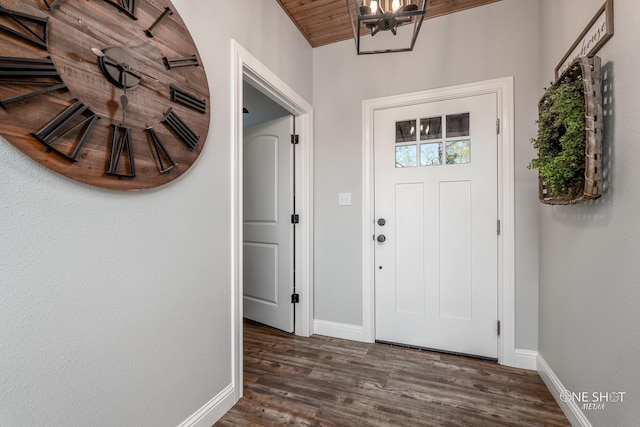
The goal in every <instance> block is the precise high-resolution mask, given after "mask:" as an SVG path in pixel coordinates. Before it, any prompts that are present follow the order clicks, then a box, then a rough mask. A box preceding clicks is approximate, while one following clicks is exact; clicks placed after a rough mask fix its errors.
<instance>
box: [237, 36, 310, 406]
mask: <svg viewBox="0 0 640 427" xmlns="http://www.w3.org/2000/svg"><path fill="white" fill-rule="evenodd" d="M244 80H246V81H248V82H250V83H251V85H252V86H254V87H255V88H256V89H258V90H260V91H261V92H262V93H264V94H265V95H266V96H268V97H269V98H271V99H272V100H273V101H274V102H276V103H277V104H279V105H280V106H281V107H283V108H284V109H286V110H288V111H289V112H291V114H292V115H294V116H295V121H296V133H297V134H298V135H299V138H300V144H299V145H298V146H297V147H296V172H295V180H296V195H295V196H296V213H297V214H298V215H300V223H299V224H298V225H296V227H297V229H296V242H295V247H296V248H295V252H296V265H295V267H294V268H295V273H294V274H295V280H296V291H297V293H298V294H299V295H300V303H299V304H297V305H296V316H295V331H296V332H295V333H296V335H300V336H306V337H308V336H310V335H311V334H312V333H313V330H312V325H313V252H312V251H313V228H312V224H313V217H312V215H313V209H312V208H313V206H312V202H313V181H312V178H313V171H312V165H313V162H312V153H313V128H312V126H313V108H312V107H311V105H310V104H309V103H307V102H306V101H305V100H304V99H303V98H302V97H301V96H300V95H298V94H297V93H296V92H295V91H294V90H293V89H291V88H290V87H289V86H288V85H287V84H286V83H284V82H283V81H282V80H281V79H280V78H279V77H278V76H276V75H275V74H274V73H273V72H272V71H270V70H269V69H268V68H267V67H265V66H264V65H263V64H262V63H261V62H260V61H258V60H257V59H256V58H255V57H254V56H253V55H251V53H249V52H248V51H247V50H246V49H244V48H243V47H242V46H241V45H240V44H239V43H238V42H236V41H235V40H231V91H232V93H231V114H230V117H231V159H230V160H231V228H232V230H231V286H232V290H231V301H232V313H231V316H232V321H231V328H232V330H231V334H232V335H231V336H232V352H233V353H232V369H233V382H234V390H235V398H236V401H237V400H238V399H240V398H241V397H242V388H243V387H242V381H243V375H242V369H243V364H242V357H243V351H242V339H243V338H242V337H243V335H242V311H243V307H242V300H243V298H242V295H243V288H242V268H243V259H242V258H243V254H242V247H243V245H242V238H243V236H242V223H243V217H242V209H243V207H242V192H243V187H242V185H243V183H242V172H243V170H242V163H243V162H242V134H243V130H242V120H243V117H242V114H243V113H242V107H243V105H242V100H243V93H242V92H243V91H242V82H243V81H244Z"/></svg>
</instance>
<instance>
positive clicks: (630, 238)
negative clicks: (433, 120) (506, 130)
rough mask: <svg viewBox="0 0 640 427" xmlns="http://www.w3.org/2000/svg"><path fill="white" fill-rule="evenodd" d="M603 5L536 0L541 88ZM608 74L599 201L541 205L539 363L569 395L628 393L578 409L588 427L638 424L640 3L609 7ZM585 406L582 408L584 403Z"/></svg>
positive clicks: (596, 0) (604, 53) (591, 0)
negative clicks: (612, 9)
mask: <svg viewBox="0 0 640 427" xmlns="http://www.w3.org/2000/svg"><path fill="white" fill-rule="evenodd" d="M603 3H604V0H542V1H541V3H540V4H541V7H540V11H541V23H542V26H541V30H542V31H541V36H542V37H541V52H542V54H541V61H540V73H541V76H542V79H541V82H540V85H541V87H542V86H543V85H546V84H548V82H549V81H551V80H552V79H553V69H554V68H555V66H556V64H557V63H558V62H559V60H560V59H561V58H562V56H563V55H564V53H565V52H566V51H567V49H568V48H569V46H570V45H571V43H573V41H574V40H575V39H576V38H577V36H578V35H579V34H580V32H581V31H582V29H583V28H584V27H585V26H586V25H587V23H588V22H589V20H590V19H591V18H592V17H593V15H594V14H595V13H596V11H597V10H598V9H599V8H600V6H602V4H603ZM614 16H615V34H614V36H613V38H612V39H611V40H610V41H609V42H608V43H607V44H606V45H605V46H604V48H603V49H601V50H600V52H599V53H598V55H599V56H600V57H601V58H602V64H603V68H604V71H605V82H604V87H605V88H606V92H605V98H606V103H605V110H606V114H605V121H604V133H603V134H604V151H605V157H604V163H605V168H604V173H605V176H606V179H605V187H606V190H605V194H604V196H603V197H602V198H601V199H599V200H597V201H596V202H594V203H591V204H588V205H584V206H567V207H560V206H558V207H551V206H540V208H539V210H540V222H541V223H540V226H541V228H540V355H541V356H542V357H543V358H544V359H545V360H546V362H547V364H548V365H549V367H550V368H551V369H552V370H553V372H554V373H555V375H556V376H557V377H558V379H559V380H560V381H561V382H562V384H563V385H564V387H566V388H567V389H568V390H570V391H573V392H581V391H587V392H590V393H592V392H612V391H616V392H626V393H627V394H626V398H627V399H626V400H625V402H623V403H617V404H611V403H608V404H605V408H604V410H596V411H589V410H586V411H584V415H585V416H586V417H587V418H588V419H589V421H590V422H591V424H592V425H594V426H635V425H638V420H639V419H640V405H638V396H640V381H638V378H640V363H639V362H638V355H639V354H640V341H639V340H638V337H640V326H638V325H640V310H639V309H638V302H639V301H640V274H638V255H639V254H640V220H639V216H638V210H639V209H640V191H638V182H640V167H638V165H640V147H639V146H638V144H637V141H638V115H639V114H640V82H639V81H638V76H640V71H639V70H640V51H639V50H638V40H640V28H639V27H638V23H637V21H638V17H640V3H639V2H637V1H635V0H615V13H614ZM580 406H581V405H580Z"/></svg>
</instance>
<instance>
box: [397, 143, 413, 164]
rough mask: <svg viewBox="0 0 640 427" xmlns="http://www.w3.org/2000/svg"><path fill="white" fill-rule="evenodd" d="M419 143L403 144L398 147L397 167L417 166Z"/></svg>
mask: <svg viewBox="0 0 640 427" xmlns="http://www.w3.org/2000/svg"><path fill="white" fill-rule="evenodd" d="M417 150H418V146H417V145H402V146H399V147H396V167H397V168H412V167H415V166H417V165H418V164H417V161H416V159H417V156H416V151H417Z"/></svg>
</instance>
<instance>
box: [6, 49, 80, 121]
mask: <svg viewBox="0 0 640 427" xmlns="http://www.w3.org/2000/svg"><path fill="white" fill-rule="evenodd" d="M6 84H14V85H32V86H33V85H37V86H44V88H42V89H37V90H34V91H32V92H28V93H25V94H22V95H18V96H15V97H12V98H7V99H3V100H0V105H2V107H4V108H7V106H8V105H9V104H12V103H14V102H18V101H23V100H25V99H29V98H32V97H34V96H38V95H42V94H45V93H48V92H53V91H56V90H66V89H67V86H66V85H65V84H64V83H63V82H62V79H61V78H60V75H58V72H57V71H56V67H55V66H54V65H53V62H52V61H51V59H33V58H14V57H8V56H0V85H3V86H4V85H6Z"/></svg>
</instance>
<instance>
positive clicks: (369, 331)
mask: <svg viewBox="0 0 640 427" xmlns="http://www.w3.org/2000/svg"><path fill="white" fill-rule="evenodd" d="M484 94H496V97H497V100H498V105H497V108H498V119H499V120H500V134H499V135H498V219H499V220H500V221H501V234H500V236H499V239H498V320H500V322H501V333H500V336H499V337H498V362H499V363H500V364H503V365H508V366H516V365H515V363H516V361H515V266H514V253H515V239H514V237H515V236H514V230H515V228H514V226H515V221H514V216H515V212H514V177H515V171H514V146H515V140H514V132H513V129H514V105H513V77H505V78H500V79H495V80H487V81H483V82H477V83H471V84H464V85H459V86H450V87H445V88H439V89H432V90H426V91H421V92H414V93H409V94H402V95H394V96H387V97H383V98H375V99H369V100H364V101H363V102H362V185H363V186H362V196H363V201H362V219H363V221H362V224H363V229H362V237H363V240H362V260H363V261H362V264H363V265H362V300H363V301H362V302H363V307H362V313H363V329H364V340H365V341H368V342H374V340H375V301H374V295H375V293H374V286H375V282H374V274H373V272H374V242H373V239H372V236H373V235H374V234H375V212H374V192H375V188H374V175H373V174H374V170H373V165H374V162H373V160H374V158H373V156H374V152H373V135H374V133H373V126H374V123H373V116H374V112H375V111H376V110H383V109H387V108H395V107H404V106H408V105H415V104H422V103H427V102H437V101H444V100H448V99H455V98H464V97H469V96H475V95H484Z"/></svg>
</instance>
